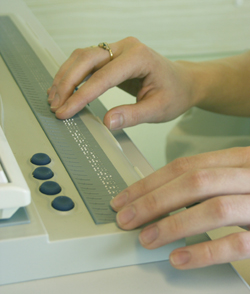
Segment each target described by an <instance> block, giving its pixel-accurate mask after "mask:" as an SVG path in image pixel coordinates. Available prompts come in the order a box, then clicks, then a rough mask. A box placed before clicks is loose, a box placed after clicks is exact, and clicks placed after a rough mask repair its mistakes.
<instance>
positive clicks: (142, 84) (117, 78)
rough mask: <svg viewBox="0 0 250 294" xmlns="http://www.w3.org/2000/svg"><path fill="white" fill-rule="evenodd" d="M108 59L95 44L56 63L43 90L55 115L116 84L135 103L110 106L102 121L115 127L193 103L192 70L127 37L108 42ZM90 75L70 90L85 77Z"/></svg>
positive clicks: (159, 118) (168, 115)
mask: <svg viewBox="0 0 250 294" xmlns="http://www.w3.org/2000/svg"><path fill="white" fill-rule="evenodd" d="M110 47H111V49H112V52H113V54H114V59H113V60H112V61H110V56H109V53H108V51H106V50H104V49H102V48H99V47H89V48H85V49H77V50H75V51H74V52H73V53H72V55H71V56H70V58H69V59H68V60H67V61H66V62H65V63H64V64H63V65H62V66H61V68H60V69H59V71H58V73H57V74H56V76H55V78H54V82H53V84H52V87H51V88H50V89H49V90H48V94H49V97H48V101H49V103H50V104H51V110H52V111H53V112H55V114H56V116H57V118H59V119H66V118H70V117H72V116H73V115H74V114H76V113H77V112H79V111H80V110H81V109H83V108H84V107H85V105H86V104H88V103H89V102H91V101H93V100H94V99H96V98H97V97H98V96H100V95H101V94H103V93H104V92H105V91H107V90H108V89H109V88H111V87H114V86H119V87H120V88H122V89H123V90H125V91H127V92H129V93H130V94H132V95H134V96H136V99H137V103H135V104H132V105H123V106H118V107H115V108H113V109H111V110H109V111H108V112H107V114H106V115H105V118H104V123H105V125H106V126H107V127H108V128H109V129H113V130H114V129H120V128H124V127H129V126H133V125H137V124H139V123H145V122H152V123H158V122H165V121H169V120H171V119H174V118H176V117H177V116H179V115H180V114H182V113H184V112H185V111H186V110H187V109H188V108H190V107H191V106H193V105H195V101H193V100H194V99H193V96H192V92H193V91H192V74H191V73H192V71H191V70H190V68H189V67H188V66H185V63H180V62H172V61H170V60H168V59H167V58H165V57H163V56H161V55H160V54H158V53H156V52H155V51H153V50H152V49H150V48H148V47H147V46H145V45H144V44H142V43H141V42H139V41H138V40H137V39H135V38H133V37H129V38H126V39H123V40H121V41H119V42H116V43H112V44H110ZM90 74H91V76H90V78H89V79H88V80H87V81H86V82H85V83H84V84H83V85H82V86H81V87H80V88H79V90H78V91H76V92H75V93H74V89H75V87H76V86H78V85H79V84H80V83H81V82H82V81H83V80H84V79H85V78H86V77H87V76H88V75H90Z"/></svg>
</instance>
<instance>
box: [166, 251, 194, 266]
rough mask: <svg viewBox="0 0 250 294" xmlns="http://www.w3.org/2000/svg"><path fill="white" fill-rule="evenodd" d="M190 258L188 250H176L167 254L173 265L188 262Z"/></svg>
mask: <svg viewBox="0 0 250 294" xmlns="http://www.w3.org/2000/svg"><path fill="white" fill-rule="evenodd" d="M190 259H191V254H190V252H189V251H177V252H173V253H171V254H170V256H169V260H170V262H171V263H172V265H173V266H178V265H183V264H185V263H188V262H189V260H190Z"/></svg>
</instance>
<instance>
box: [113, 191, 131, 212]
mask: <svg viewBox="0 0 250 294" xmlns="http://www.w3.org/2000/svg"><path fill="white" fill-rule="evenodd" d="M127 201H128V193H127V192H124V193H122V194H120V195H117V196H116V197H114V198H113V199H112V200H111V201H110V205H111V207H112V208H113V209H114V210H117V209H119V208H121V207H123V206H124V205H125V204H126V203H127Z"/></svg>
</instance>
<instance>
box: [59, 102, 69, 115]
mask: <svg viewBox="0 0 250 294" xmlns="http://www.w3.org/2000/svg"><path fill="white" fill-rule="evenodd" d="M67 108H68V103H65V104H63V105H62V106H61V107H60V108H58V109H57V111H56V113H57V114H60V113H63V112H64V111H66V109H67Z"/></svg>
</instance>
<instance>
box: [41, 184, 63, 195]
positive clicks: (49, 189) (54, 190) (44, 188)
mask: <svg viewBox="0 0 250 294" xmlns="http://www.w3.org/2000/svg"><path fill="white" fill-rule="evenodd" d="M39 190H40V192H42V193H43V194H47V195H56V194H58V193H60V192H61V191H62V188H61V187H60V185H59V184H58V183H56V182H53V181H47V182H44V183H42V185H41V186H40V188H39Z"/></svg>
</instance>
